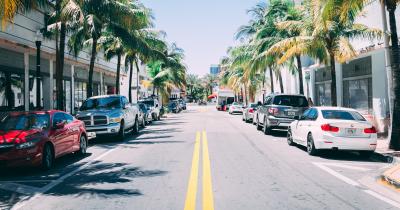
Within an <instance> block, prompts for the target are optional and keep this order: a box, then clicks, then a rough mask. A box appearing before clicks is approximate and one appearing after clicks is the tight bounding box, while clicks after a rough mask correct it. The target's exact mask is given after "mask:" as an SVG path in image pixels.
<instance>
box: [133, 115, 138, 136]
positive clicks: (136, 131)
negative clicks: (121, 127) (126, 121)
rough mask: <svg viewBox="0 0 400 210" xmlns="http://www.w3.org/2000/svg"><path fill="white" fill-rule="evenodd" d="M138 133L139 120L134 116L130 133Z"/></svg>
mask: <svg viewBox="0 0 400 210" xmlns="http://www.w3.org/2000/svg"><path fill="white" fill-rule="evenodd" d="M138 133H139V120H138V118H137V117H136V118H135V124H134V125H133V128H132V134H138Z"/></svg>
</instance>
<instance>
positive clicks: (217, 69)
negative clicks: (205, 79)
mask: <svg viewBox="0 0 400 210" xmlns="http://www.w3.org/2000/svg"><path fill="white" fill-rule="evenodd" d="M220 72H221V67H220V66H219V65H211V66H210V74H213V75H218V74H219V73H220Z"/></svg>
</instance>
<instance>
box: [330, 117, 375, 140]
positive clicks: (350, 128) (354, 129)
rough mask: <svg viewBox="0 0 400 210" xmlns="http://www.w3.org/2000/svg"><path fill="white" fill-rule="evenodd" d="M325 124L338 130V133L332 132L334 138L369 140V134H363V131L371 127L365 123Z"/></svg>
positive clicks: (332, 121) (335, 121)
mask: <svg viewBox="0 0 400 210" xmlns="http://www.w3.org/2000/svg"><path fill="white" fill-rule="evenodd" d="M325 122H326V123H327V124H329V125H331V126H334V127H338V128H339V131H338V132H332V135H334V136H338V137H351V138H369V137H370V136H371V134H370V133H365V132H364V129H366V128H371V127H372V125H371V124H370V123H368V122H366V121H365V122H364V121H345V120H327V121H325Z"/></svg>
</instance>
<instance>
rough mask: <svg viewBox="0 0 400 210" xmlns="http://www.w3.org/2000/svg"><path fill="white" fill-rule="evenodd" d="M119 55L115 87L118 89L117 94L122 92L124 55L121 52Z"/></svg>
mask: <svg viewBox="0 0 400 210" xmlns="http://www.w3.org/2000/svg"><path fill="white" fill-rule="evenodd" d="M117 57H118V61H117V78H116V80H115V89H116V92H117V94H119V93H120V84H119V83H120V82H119V81H120V77H121V57H122V55H121V53H118V55H117Z"/></svg>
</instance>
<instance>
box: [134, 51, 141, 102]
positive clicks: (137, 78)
mask: <svg viewBox="0 0 400 210" xmlns="http://www.w3.org/2000/svg"><path fill="white" fill-rule="evenodd" d="M135 65H136V102H137V101H139V95H140V87H139V70H140V69H139V65H138V61H137V59H136V58H135Z"/></svg>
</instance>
